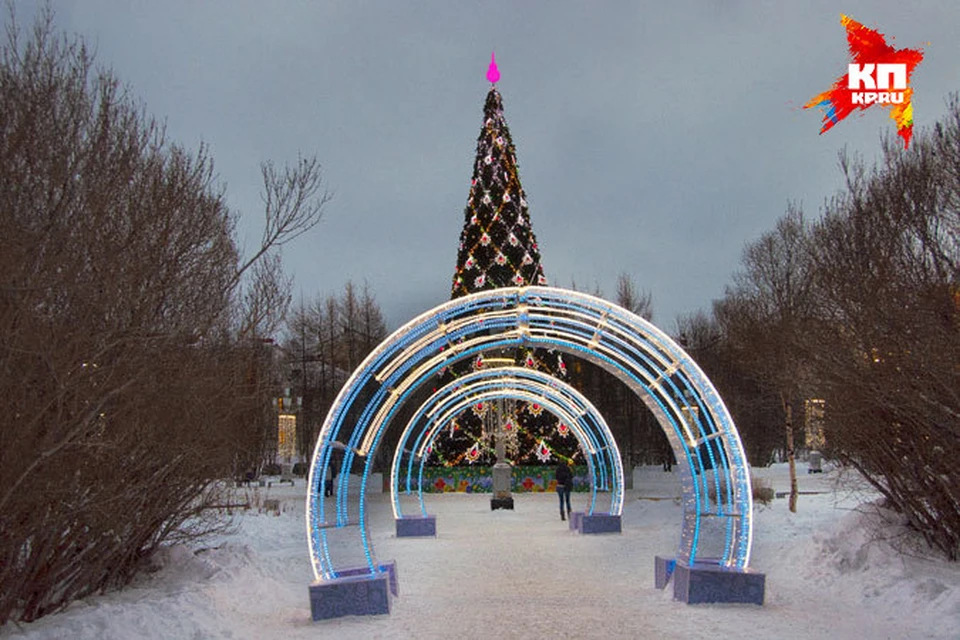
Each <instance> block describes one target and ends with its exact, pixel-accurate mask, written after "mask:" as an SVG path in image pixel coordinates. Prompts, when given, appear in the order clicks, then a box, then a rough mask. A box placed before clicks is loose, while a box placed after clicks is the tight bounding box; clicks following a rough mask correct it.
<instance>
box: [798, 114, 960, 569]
mask: <svg viewBox="0 0 960 640" xmlns="http://www.w3.org/2000/svg"><path fill="white" fill-rule="evenodd" d="M957 166H960V108H958V104H957V101H956V99H954V100H953V101H952V102H951V103H950V109H949V113H948V115H947V117H946V118H945V119H944V120H943V121H941V122H940V123H939V124H938V125H937V127H936V129H935V130H934V131H933V132H929V131H924V132H921V134H920V135H917V136H916V137H915V139H914V141H913V142H912V143H911V147H910V149H909V151H904V150H900V149H897V148H895V146H894V145H893V144H890V143H889V142H888V143H887V144H886V146H885V157H884V159H883V162H882V164H881V165H880V166H878V167H877V168H875V169H873V170H872V171H868V170H867V169H866V168H865V167H864V166H863V165H862V163H860V162H857V161H854V160H850V159H844V169H845V172H846V176H847V183H848V186H847V189H846V190H845V192H844V193H843V194H841V195H840V196H838V197H837V198H835V199H834V200H833V201H832V202H831V203H830V204H829V206H828V207H827V211H826V214H825V216H824V218H823V219H822V220H821V221H820V222H819V223H818V224H817V225H816V228H815V230H814V234H813V242H812V243H811V256H812V260H813V262H814V265H815V270H816V278H817V279H816V284H817V296H818V301H819V305H820V309H821V312H820V314H819V318H818V320H817V322H816V323H814V324H813V325H812V326H811V331H810V335H809V337H810V341H809V344H808V345H807V348H808V350H809V351H810V352H811V353H813V354H814V355H815V356H816V357H815V358H814V360H813V362H814V367H815V372H816V375H817V377H818V379H819V380H820V384H821V389H822V393H823V397H824V398H825V399H826V407H827V422H826V427H827V442H828V444H829V445H830V452H832V454H833V455H835V456H836V457H838V458H839V459H840V460H841V461H843V462H844V463H846V464H848V465H851V466H853V467H854V468H856V469H857V470H859V471H860V472H861V473H862V474H863V475H864V477H865V478H866V479H867V480H868V481H869V482H870V483H871V484H872V485H873V486H874V488H875V489H877V490H878V491H880V493H881V494H883V495H884V496H885V497H886V498H887V500H888V503H889V505H890V506H891V507H892V508H894V509H896V510H897V511H898V512H900V513H901V514H903V515H904V516H905V517H906V518H907V520H908V522H909V523H910V526H912V527H913V528H915V529H916V530H917V531H920V532H921V533H922V535H923V536H924V538H925V539H926V540H927V542H928V544H930V545H931V546H932V547H934V548H936V549H938V550H939V551H940V552H942V553H943V554H944V555H945V556H946V557H947V558H949V559H951V560H956V559H957V558H958V555H960V492H958V487H960V473H958V471H957V466H956V460H957V458H958V456H960V367H958V366H957V363H958V362H960V244H958V242H957V240H958V237H960V218H958V213H960V210H958V206H957V205H958V202H960V182H958V180H957Z"/></svg>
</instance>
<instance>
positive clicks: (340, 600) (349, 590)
mask: <svg viewBox="0 0 960 640" xmlns="http://www.w3.org/2000/svg"><path fill="white" fill-rule="evenodd" d="M364 570H367V569H366V568H364ZM395 575H396V574H394V576H395ZM391 595H392V590H391V585H390V573H389V572H388V571H381V572H378V573H375V574H370V573H365V574H362V575H341V576H340V577H339V578H334V579H333V580H324V581H322V582H316V583H314V584H312V585H310V615H311V617H312V618H313V619H314V621H316V620H327V619H329V618H340V617H343V616H368V615H381V614H384V613H390V597H391Z"/></svg>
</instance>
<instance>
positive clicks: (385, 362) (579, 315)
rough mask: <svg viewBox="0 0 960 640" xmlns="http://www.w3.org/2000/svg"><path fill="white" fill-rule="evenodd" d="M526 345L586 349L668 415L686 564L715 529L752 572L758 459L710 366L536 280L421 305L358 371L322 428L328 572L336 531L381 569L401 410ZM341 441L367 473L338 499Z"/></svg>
mask: <svg viewBox="0 0 960 640" xmlns="http://www.w3.org/2000/svg"><path fill="white" fill-rule="evenodd" d="M516 347H535V348H545V349H554V350H557V351H561V352H565V353H571V354H574V355H576V356H578V357H582V358H584V359H586V360H589V361H591V362H593V363H595V364H597V365H599V366H600V367H602V368H604V369H605V370H607V371H608V372H609V373H611V374H612V375H614V376H616V377H617V378H618V379H620V380H621V381H622V382H624V383H625V384H626V385H627V386H628V387H629V388H630V389H631V390H633V391H634V392H635V393H636V394H637V395H638V397H640V398H641V399H642V400H643V402H644V403H645V404H646V405H647V407H648V408H649V409H650V410H651V411H652V412H653V414H654V415H655V416H656V418H657V420H658V422H659V424H660V425H661V427H662V428H663V430H664V433H665V434H666V436H667V439H668V440H669V442H670V445H671V447H672V448H673V451H674V455H675V456H676V458H677V460H678V463H679V464H678V470H679V472H680V476H681V491H682V503H681V506H682V510H683V515H682V522H681V532H680V543H679V546H678V551H677V559H678V561H681V562H684V563H685V564H688V565H689V564H692V563H693V562H695V560H696V558H697V556H698V552H700V549H701V547H702V546H703V544H704V542H705V541H704V540H702V539H701V538H702V536H704V535H706V536H707V538H706V543H707V545H706V546H707V547H709V546H710V545H713V547H714V548H712V549H709V552H710V554H711V559H712V560H713V561H715V562H717V563H718V564H719V565H721V566H722V567H725V568H727V569H730V570H735V571H744V570H746V569H747V567H748V565H749V559H750V549H751V545H752V530H753V527H752V513H753V502H752V497H751V490H750V478H749V473H748V468H747V462H746V457H745V455H744V452H743V447H742V444H741V442H740V437H739V435H738V434H737V431H736V428H735V426H734V424H733V420H732V419H731V417H730V414H729V412H728V411H727V409H726V407H725V406H724V405H723V402H722V401H721V399H720V397H719V395H718V394H717V392H716V390H715V389H714V387H713V385H712V384H711V383H710V381H709V380H708V379H707V377H706V375H704V373H703V372H702V371H701V370H700V368H699V367H698V366H697V365H696V363H695V362H694V361H693V360H692V359H691V358H690V357H689V356H688V355H687V354H686V353H685V352H684V351H683V349H681V348H680V346H679V345H677V344H676V343H675V342H674V341H673V340H672V339H671V338H670V337H669V336H667V335H666V334H665V333H663V332H662V331H660V330H659V329H658V328H657V327H655V326H654V325H652V324H651V323H649V322H647V321H646V320H644V319H642V318H640V317H638V316H636V315H634V314H632V313H630V312H629V311H627V310H625V309H622V308H620V307H618V306H617V305H614V304H611V303H609V302H607V301H605V300H601V299H599V298H596V297H594V296H590V295H588V294H583V293H579V292H575V291H568V290H564V289H558V288H547V287H527V288H511V289H496V290H492V291H486V292H480V293H476V294H473V295H470V296H466V297H463V298H458V299H456V300H451V301H449V302H447V303H445V304H442V305H440V306H438V307H436V308H434V309H432V310H430V311H428V312H426V313H424V314H421V315H420V316H418V317H416V318H414V319H413V320H411V321H410V322H408V323H407V324H405V325H404V326H402V327H400V328H399V329H397V330H396V331H395V332H394V333H393V334H391V335H390V336H389V337H388V338H387V339H386V340H384V341H383V342H382V343H381V344H380V345H379V346H378V347H377V348H376V349H375V350H374V351H373V352H372V353H371V354H370V355H369V356H367V358H366V359H365V360H364V361H363V363H361V365H360V366H359V367H358V368H357V370H356V371H354V372H353V374H352V375H351V376H350V378H349V379H348V380H347V383H346V384H345V385H344V387H343V389H342V390H341V391H340V393H339V395H338V396H337V398H336V400H335V401H334V403H333V406H332V407H331V409H330V412H329V413H328V415H327V418H326V420H325V421H324V424H323V426H322V428H321V430H320V435H319V438H318V441H317V445H316V448H315V450H314V454H313V459H312V462H311V468H310V481H309V482H310V485H309V486H310V489H309V494H308V496H307V533H308V544H309V549H310V555H311V561H312V565H313V570H314V574H315V576H316V578H317V580H319V581H323V580H327V579H331V578H335V577H337V575H338V570H339V569H341V568H344V567H345V566H346V565H345V561H344V560H343V559H342V558H341V557H339V556H338V553H339V551H340V549H341V547H336V548H335V545H332V544H330V535H332V533H331V532H334V531H336V532H343V531H355V532H356V542H357V543H359V545H358V546H359V547H360V549H361V550H362V553H363V556H364V558H365V562H366V564H367V567H368V569H369V571H370V572H371V573H374V572H375V570H376V569H375V568H376V566H377V564H376V560H375V558H374V550H373V547H372V545H371V544H370V538H369V535H368V531H367V521H366V485H367V482H368V479H369V476H370V474H371V473H372V468H373V458H374V454H375V453H376V451H377V447H378V446H379V444H380V441H381V440H382V437H383V434H384V432H385V430H386V429H387V428H388V427H389V426H390V425H391V423H392V422H393V420H394V418H395V417H396V413H397V411H398V409H399V408H400V407H402V406H403V404H404V403H405V402H406V401H408V400H409V399H410V397H411V394H413V392H414V391H416V390H417V389H419V388H420V387H421V386H422V385H424V384H428V383H429V382H430V381H432V380H434V379H435V375H436V374H437V372H439V371H440V369H442V368H443V367H445V366H450V365H452V364H455V363H456V362H459V361H461V360H464V359H467V358H473V357H475V356H476V355H477V354H479V353H482V352H484V351H489V350H491V349H502V348H516ZM337 450H339V451H340V452H342V455H343V468H345V469H348V470H349V469H351V468H352V467H353V466H355V467H356V470H357V471H359V482H356V477H357V476H352V475H351V474H349V473H342V474H340V476H338V479H337V491H336V492H335V496H334V498H330V499H328V498H324V496H323V492H322V491H319V490H318V489H319V487H318V482H317V481H318V479H320V478H323V477H324V473H325V471H326V468H327V467H328V466H329V464H330V459H331V455H332V454H333V452H334V451H337ZM351 483H353V484H354V485H357V484H358V485H359V486H351ZM708 525H709V526H708ZM341 546H342V545H341ZM353 564H355V563H353Z"/></svg>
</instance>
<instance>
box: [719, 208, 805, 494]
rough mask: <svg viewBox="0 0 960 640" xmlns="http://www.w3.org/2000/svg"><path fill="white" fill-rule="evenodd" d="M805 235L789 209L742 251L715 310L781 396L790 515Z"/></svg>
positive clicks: (797, 213) (795, 211)
mask: <svg viewBox="0 0 960 640" xmlns="http://www.w3.org/2000/svg"><path fill="white" fill-rule="evenodd" d="M808 234H809V231H808V227H807V224H806V222H805V221H804V218H803V212H802V211H801V210H800V209H799V207H797V206H794V205H790V206H789V207H788V208H787V212H786V214H785V215H784V216H783V217H782V218H781V219H780V220H779V221H778V222H777V226H776V229H775V230H774V231H772V232H768V233H766V234H764V235H763V236H762V237H761V238H760V239H759V240H757V241H756V242H754V243H751V244H749V245H747V247H746V248H745V249H744V252H743V261H742V269H741V271H739V272H737V273H736V274H735V275H734V286H733V287H732V288H728V290H727V295H726V301H725V304H721V305H718V306H717V307H715V310H716V312H717V313H718V318H719V320H720V322H721V323H722V325H723V327H724V330H725V332H726V334H727V335H728V336H729V337H730V338H731V339H732V340H733V342H734V344H736V345H737V346H738V348H739V349H740V351H741V354H742V355H743V357H744V358H745V359H746V360H747V361H749V362H750V366H751V369H752V370H753V371H754V372H755V373H756V375H758V376H760V377H761V378H762V379H764V380H766V381H767V382H769V383H770V384H771V385H772V386H773V387H774V388H775V389H776V390H777V394H778V395H779V397H780V402H781V405H782V408H783V416H784V433H785V435H786V451H787V460H788V462H789V465H790V510H791V511H796V509H797V496H798V488H797V476H796V462H795V442H794V438H795V435H794V427H795V425H794V421H793V412H794V404H795V403H796V402H797V400H798V398H800V397H801V395H802V394H801V391H802V389H803V388H804V382H805V380H806V371H807V370H806V367H805V363H804V360H803V358H802V356H801V353H800V351H799V349H798V347H797V344H798V341H799V336H800V334H801V332H802V331H803V330H804V327H805V325H806V323H807V320H808V319H809V318H810V317H811V316H812V313H813V297H812V293H811V290H812V278H811V268H810V261H809V258H808V255H807V248H806V243H807V236H808Z"/></svg>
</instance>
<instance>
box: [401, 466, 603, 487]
mask: <svg viewBox="0 0 960 640" xmlns="http://www.w3.org/2000/svg"><path fill="white" fill-rule="evenodd" d="M492 469H493V467H482V466H465V467H424V469H423V491H424V493H452V492H461V493H491V492H492V491H493V471H492ZM556 469H557V468H556V467H555V466H550V467H543V466H516V467H513V486H512V487H511V490H512V491H513V492H514V493H526V492H534V493H536V492H544V491H556V488H557V481H556V480H555V479H554V475H555V473H556ZM415 480H416V478H414V481H415ZM402 488H403V487H402V486H401V489H402ZM573 490H574V491H589V490H590V477H589V475H588V469H587V467H586V465H584V466H580V467H573Z"/></svg>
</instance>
